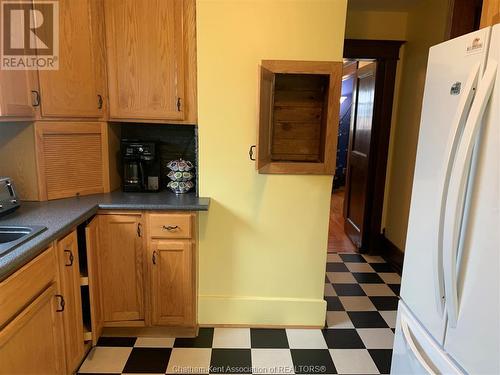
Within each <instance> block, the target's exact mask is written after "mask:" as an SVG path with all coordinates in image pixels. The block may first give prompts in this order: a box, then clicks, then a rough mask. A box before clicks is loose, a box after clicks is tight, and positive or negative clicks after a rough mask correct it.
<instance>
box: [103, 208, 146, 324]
mask: <svg viewBox="0 0 500 375" xmlns="http://www.w3.org/2000/svg"><path fill="white" fill-rule="evenodd" d="M142 221H143V219H142V214H140V213H136V214H117V215H115V214H112V215H100V216H99V250H98V253H99V264H100V285H101V292H102V304H103V305H102V308H103V315H104V322H105V323H109V322H123V321H143V320H144V285H143V280H144V272H143V257H144V253H143V251H144V250H143V249H144V246H143V242H144V241H143V237H142V235H143V234H142V227H143V224H142Z"/></svg>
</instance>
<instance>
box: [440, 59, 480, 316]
mask: <svg viewBox="0 0 500 375" xmlns="http://www.w3.org/2000/svg"><path fill="white" fill-rule="evenodd" d="M480 68H481V63H479V62H478V63H477V64H476V65H474V67H473V69H472V70H471V72H470V73H469V76H468V77H467V81H466V83H465V86H464V92H463V94H462V96H461V98H460V102H459V103H458V108H457V112H456V114H455V117H454V119H453V127H452V128H453V129H455V134H453V137H452V138H451V139H450V142H449V143H448V144H447V146H446V154H445V155H447V158H448V162H447V165H446V174H445V180H444V183H443V188H442V195H441V205H440V207H441V209H440V219H439V232H438V246H437V249H438V251H436V252H435V253H434V277H435V279H436V280H435V282H436V285H437V286H438V289H437V290H436V293H435V297H436V307H437V310H438V313H439V314H440V315H442V314H443V312H444V299H445V293H444V280H443V278H444V276H443V247H442V238H443V220H444V212H445V206H446V196H447V194H448V186H449V182H450V174H451V169H452V165H453V160H454V158H455V154H456V150H457V147H458V144H459V140H460V135H461V134H462V130H463V128H464V126H465V123H466V122H467V118H468V116H469V113H470V111H469V109H470V107H471V104H472V100H473V99H474V94H475V92H476V86H477V82H478V79H479V72H480Z"/></svg>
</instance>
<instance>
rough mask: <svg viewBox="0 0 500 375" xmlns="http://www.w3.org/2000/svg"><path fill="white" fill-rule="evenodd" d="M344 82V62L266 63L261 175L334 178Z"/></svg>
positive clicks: (263, 69)
mask: <svg viewBox="0 0 500 375" xmlns="http://www.w3.org/2000/svg"><path fill="white" fill-rule="evenodd" d="M341 78H342V62H314V61H280V60H264V61H262V65H261V83H260V117H259V134H258V145H257V165H256V166H257V169H258V171H259V173H279V174H334V172H335V160H336V159H335V157H336V148H337V132H338V118H339V110H340V92H341ZM251 154H252V150H251ZM251 157H252V155H251Z"/></svg>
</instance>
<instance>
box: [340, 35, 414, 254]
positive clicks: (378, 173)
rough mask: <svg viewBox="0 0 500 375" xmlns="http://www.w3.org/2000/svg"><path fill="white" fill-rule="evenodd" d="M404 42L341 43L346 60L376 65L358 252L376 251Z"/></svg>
mask: <svg viewBox="0 0 500 375" xmlns="http://www.w3.org/2000/svg"><path fill="white" fill-rule="evenodd" d="M404 43H405V42H404V41H400V40H365V39H345V41H344V58H345V59H372V60H375V61H376V62H377V70H376V83H375V103H374V112H373V126H372V135H371V142H370V155H369V159H368V183H367V184H368V188H367V194H366V206H365V213H366V214H365V220H366V221H367V222H366V223H365V225H364V231H363V232H364V233H363V236H364V238H366V241H365V243H364V244H363V245H362V247H361V249H360V252H369V253H374V252H377V250H378V249H379V246H378V244H379V243H380V238H381V231H382V228H381V226H382V211H383V208H384V194H385V185H386V181H385V179H386V170H387V159H388V155H389V138H390V134H391V122H392V107H393V102H394V90H395V84H396V68H397V62H398V60H399V50H400V48H401V46H402V45H403V44H404Z"/></svg>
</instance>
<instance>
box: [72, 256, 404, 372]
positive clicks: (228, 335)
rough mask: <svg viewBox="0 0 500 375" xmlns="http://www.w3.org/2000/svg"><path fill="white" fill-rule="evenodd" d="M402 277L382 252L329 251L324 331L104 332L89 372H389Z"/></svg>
mask: <svg viewBox="0 0 500 375" xmlns="http://www.w3.org/2000/svg"><path fill="white" fill-rule="evenodd" d="M399 284H400V276H399V275H398V274H397V273H394V271H393V270H392V269H391V267H390V266H389V265H388V264H387V263H385V262H384V260H383V259H382V258H380V257H372V256H366V255H358V254H349V253H339V254H331V253H330V254H328V263H327V267H326V278H325V299H326V301H327V304H328V312H327V322H326V327H325V329H323V330H320V329H253V328H251V329H250V328H201V329H200V332H199V336H198V337H197V338H193V339H185V338H181V339H180V338H177V339H173V338H145V337H121V338H117V337H102V338H101V339H100V340H99V343H98V345H97V347H95V348H94V349H93V350H92V351H91V352H90V353H89V355H88V356H87V358H86V360H85V361H84V363H83V364H82V366H81V367H80V370H79V372H80V373H82V374H83V373H85V374H89V373H90V374H101V373H106V374H129V373H130V374H138V373H142V374H165V373H167V374H171V373H173V374H196V373H198V374H199V373H209V372H210V373H231V374H238V373H240V374H241V373H247V374H250V373H258V374H293V373H297V374H299V373H300V374H388V373H389V371H390V362H391V352H392V350H391V348H392V342H393V339H394V326H395V322H396V309H397V302H398V297H397V296H398V294H399Z"/></svg>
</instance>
